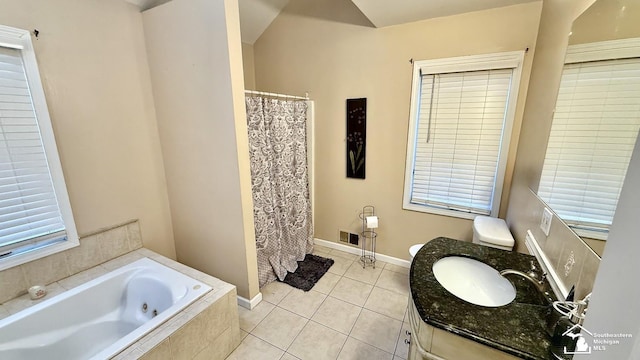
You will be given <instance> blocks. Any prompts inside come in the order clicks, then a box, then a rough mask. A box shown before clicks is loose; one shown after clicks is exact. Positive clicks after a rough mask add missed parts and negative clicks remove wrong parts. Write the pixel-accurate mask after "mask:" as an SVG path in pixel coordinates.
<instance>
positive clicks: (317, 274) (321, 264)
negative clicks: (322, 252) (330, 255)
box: [282, 254, 333, 291]
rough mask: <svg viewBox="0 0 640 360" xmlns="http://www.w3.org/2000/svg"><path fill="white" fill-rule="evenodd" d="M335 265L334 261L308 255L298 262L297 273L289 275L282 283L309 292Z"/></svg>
mask: <svg viewBox="0 0 640 360" xmlns="http://www.w3.org/2000/svg"><path fill="white" fill-rule="evenodd" d="M331 265H333V259H327V258H323V257H322V256H317V255H312V254H307V255H306V256H305V257H304V260H302V261H298V268H297V269H296V271H295V272H292V273H288V274H287V276H286V277H285V278H284V281H282V282H283V283H285V284H289V285H291V286H293V287H295V288H298V289H300V290H304V291H309V290H311V288H312V287H313V286H314V285H315V284H316V283H317V282H318V280H320V278H321V277H322V275H324V274H325V273H326V272H327V270H329V268H330V267H331Z"/></svg>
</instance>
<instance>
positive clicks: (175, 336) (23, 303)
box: [0, 248, 240, 360]
mask: <svg viewBox="0 0 640 360" xmlns="http://www.w3.org/2000/svg"><path fill="white" fill-rule="evenodd" d="M143 257H148V258H150V259H152V260H154V261H157V262H159V263H160V264H163V265H165V266H167V267H170V268H172V269H174V270H176V271H179V272H181V273H183V274H185V275H187V276H190V277H192V278H194V279H196V280H198V281H201V282H203V283H205V284H207V285H209V286H211V287H212V288H213V289H212V290H211V291H209V292H208V293H206V294H205V295H203V296H202V297H201V298H199V299H198V300H196V301H194V302H193V303H192V304H191V305H189V306H188V307H186V308H185V309H183V310H182V311H181V312H179V313H177V314H176V315H174V316H173V317H172V318H170V319H169V320H167V321H166V322H164V323H163V324H161V325H160V326H158V327H157V328H156V329H154V330H153V331H151V332H149V333H148V334H147V335H145V336H144V337H142V338H140V339H139V340H138V341H137V342H135V343H134V344H132V345H131V346H129V347H128V348H127V349H125V350H124V351H122V352H121V353H119V354H117V355H116V356H115V357H113V359H118V360H125V359H126V360H128V359H158V358H161V359H176V360H178V359H180V360H181V359H207V360H209V359H212V360H214V359H220V360H222V359H225V358H226V357H227V356H228V355H229V354H230V353H231V352H232V351H233V350H234V349H235V348H236V347H237V346H238V344H239V343H240V325H239V320H238V309H237V296H236V288H235V286H233V285H231V284H228V283H225V282H223V281H222V280H219V279H217V278H214V277H212V276H209V275H207V274H204V273H202V272H200V271H197V270H195V269H192V268H190V267H188V266H186V265H183V264H180V263H178V262H175V261H173V260H171V259H168V258H166V257H164V256H161V255H159V254H156V253H154V252H152V251H151V250H148V249H145V248H140V249H137V250H134V251H132V252H129V253H127V254H125V255H122V256H119V257H117V258H115V259H112V260H110V261H108V262H105V263H102V264H100V265H97V266H95V267H93V268H90V269H87V270H85V271H82V272H80V273H78V274H75V275H73V276H70V277H67V278H65V279H61V280H59V281H57V282H55V283H52V284H50V285H49V286H47V288H49V289H52V290H54V293H53V294H49V295H47V296H46V297H45V298H50V297H51V296H54V295H55V294H59V293H62V292H63V291H66V290H69V289H71V288H73V287H76V286H79V285H81V284H83V283H85V282H87V281H90V280H93V279H95V278H97V277H99V276H101V275H103V274H105V273H107V272H109V271H111V270H113V269H116V268H118V267H120V266H123V265H126V264H129V263H131V262H133V261H135V260H138V259H140V258H143ZM36 303H37V301H31V300H30V299H29V297H28V295H23V296H20V297H18V298H16V299H12V300H10V301H8V302H6V303H4V304H2V305H1V306H0V316H2V315H3V314H5V315H7V316H8V315H9V314H12V313H15V312H17V311H20V310H23V309H25V308H26V307H29V306H31V305H35V304H36ZM3 311H4V312H3Z"/></svg>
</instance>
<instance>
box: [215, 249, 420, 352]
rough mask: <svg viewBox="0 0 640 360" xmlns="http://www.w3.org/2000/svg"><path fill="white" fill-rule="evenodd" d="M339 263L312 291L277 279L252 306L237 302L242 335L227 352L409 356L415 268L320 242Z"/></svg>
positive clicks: (324, 253) (322, 251)
mask: <svg viewBox="0 0 640 360" xmlns="http://www.w3.org/2000/svg"><path fill="white" fill-rule="evenodd" d="M314 254H317V255H320V256H324V257H329V258H332V259H333V260H334V261H335V263H334V265H333V266H332V267H331V268H330V269H329V272H328V273H326V274H325V275H324V276H323V277H322V279H320V281H318V283H317V284H316V285H315V286H314V287H313V289H311V290H310V291H308V292H304V291H301V290H298V289H295V288H293V287H291V286H289V285H287V284H284V283H280V282H274V283H271V284H269V285H267V286H265V287H264V288H262V289H261V292H262V296H263V301H262V302H261V303H260V304H258V306H256V307H255V308H254V309H253V310H247V309H245V308H243V307H238V312H239V315H240V328H241V329H242V335H243V340H242V343H241V344H240V346H238V348H237V349H236V350H235V351H234V352H233V353H232V354H231V355H229V357H228V358H227V359H238V360H244V359H252V360H253V359H265V360H270V359H274V360H278V359H281V360H295V359H300V360H315V359H318V360H322V359H340V360H348V359H362V360H377V359H386V360H400V359H406V358H407V352H408V350H409V346H408V345H407V344H406V343H405V339H408V338H409V336H408V335H407V333H406V331H408V330H409V323H408V321H409V319H408V318H407V315H406V313H407V311H406V309H407V301H408V297H409V269H407V268H403V267H400V266H396V265H392V264H385V263H383V262H381V261H378V262H377V263H376V268H375V269H373V268H371V267H367V268H366V269H363V268H362V266H361V265H360V263H359V261H358V256H356V255H353V254H349V253H345V252H342V251H338V250H335V249H329V248H326V247H322V246H317V245H316V247H315V250H314Z"/></svg>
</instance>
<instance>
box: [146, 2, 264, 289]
mask: <svg viewBox="0 0 640 360" xmlns="http://www.w3.org/2000/svg"><path fill="white" fill-rule="evenodd" d="M238 17H239V16H238V4H237V1H236V0H224V1H209V0H173V1H170V2H168V3H166V4H163V5H161V6H158V7H156V8H153V9H151V10H147V11H145V12H144V13H143V20H144V30H145V36H146V46H147V52H148V57H149V68H150V72H151V79H152V82H153V94H154V98H155V99H156V112H157V118H158V127H159V130H160V139H161V144H162V151H163V155H164V164H165V169H166V178H167V186H168V191H169V199H170V202H171V214H172V219H173V227H174V236H175V241H176V252H177V256H178V261H180V262H182V263H184V264H186V265H189V266H191V267H194V268H196V269H198V270H201V271H203V272H206V273H208V274H210V275H213V276H216V277H218V278H220V279H222V280H224V281H227V282H229V283H232V284H234V285H236V286H237V287H238V294H239V295H240V296H243V297H245V298H248V299H251V298H253V297H254V296H256V295H257V294H258V274H257V263H256V248H255V237H254V228H253V207H252V206H253V205H252V202H251V201H252V200H251V178H250V172H249V147H248V139H247V128H246V114H245V109H244V94H243V90H244V85H243V81H244V80H243V75H242V50H241V43H240V25H239V19H238Z"/></svg>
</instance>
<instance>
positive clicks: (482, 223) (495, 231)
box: [473, 216, 515, 250]
mask: <svg viewBox="0 0 640 360" xmlns="http://www.w3.org/2000/svg"><path fill="white" fill-rule="evenodd" d="M473 242H474V243H475V244H480V245H484V246H489V247H492V248H496V249H502V250H513V244H514V243H515V240H513V236H511V232H510V231H509V228H508V227H507V223H506V222H505V221H504V220H502V219H498V218H494V217H490V216H476V218H475V219H474V220H473Z"/></svg>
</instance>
